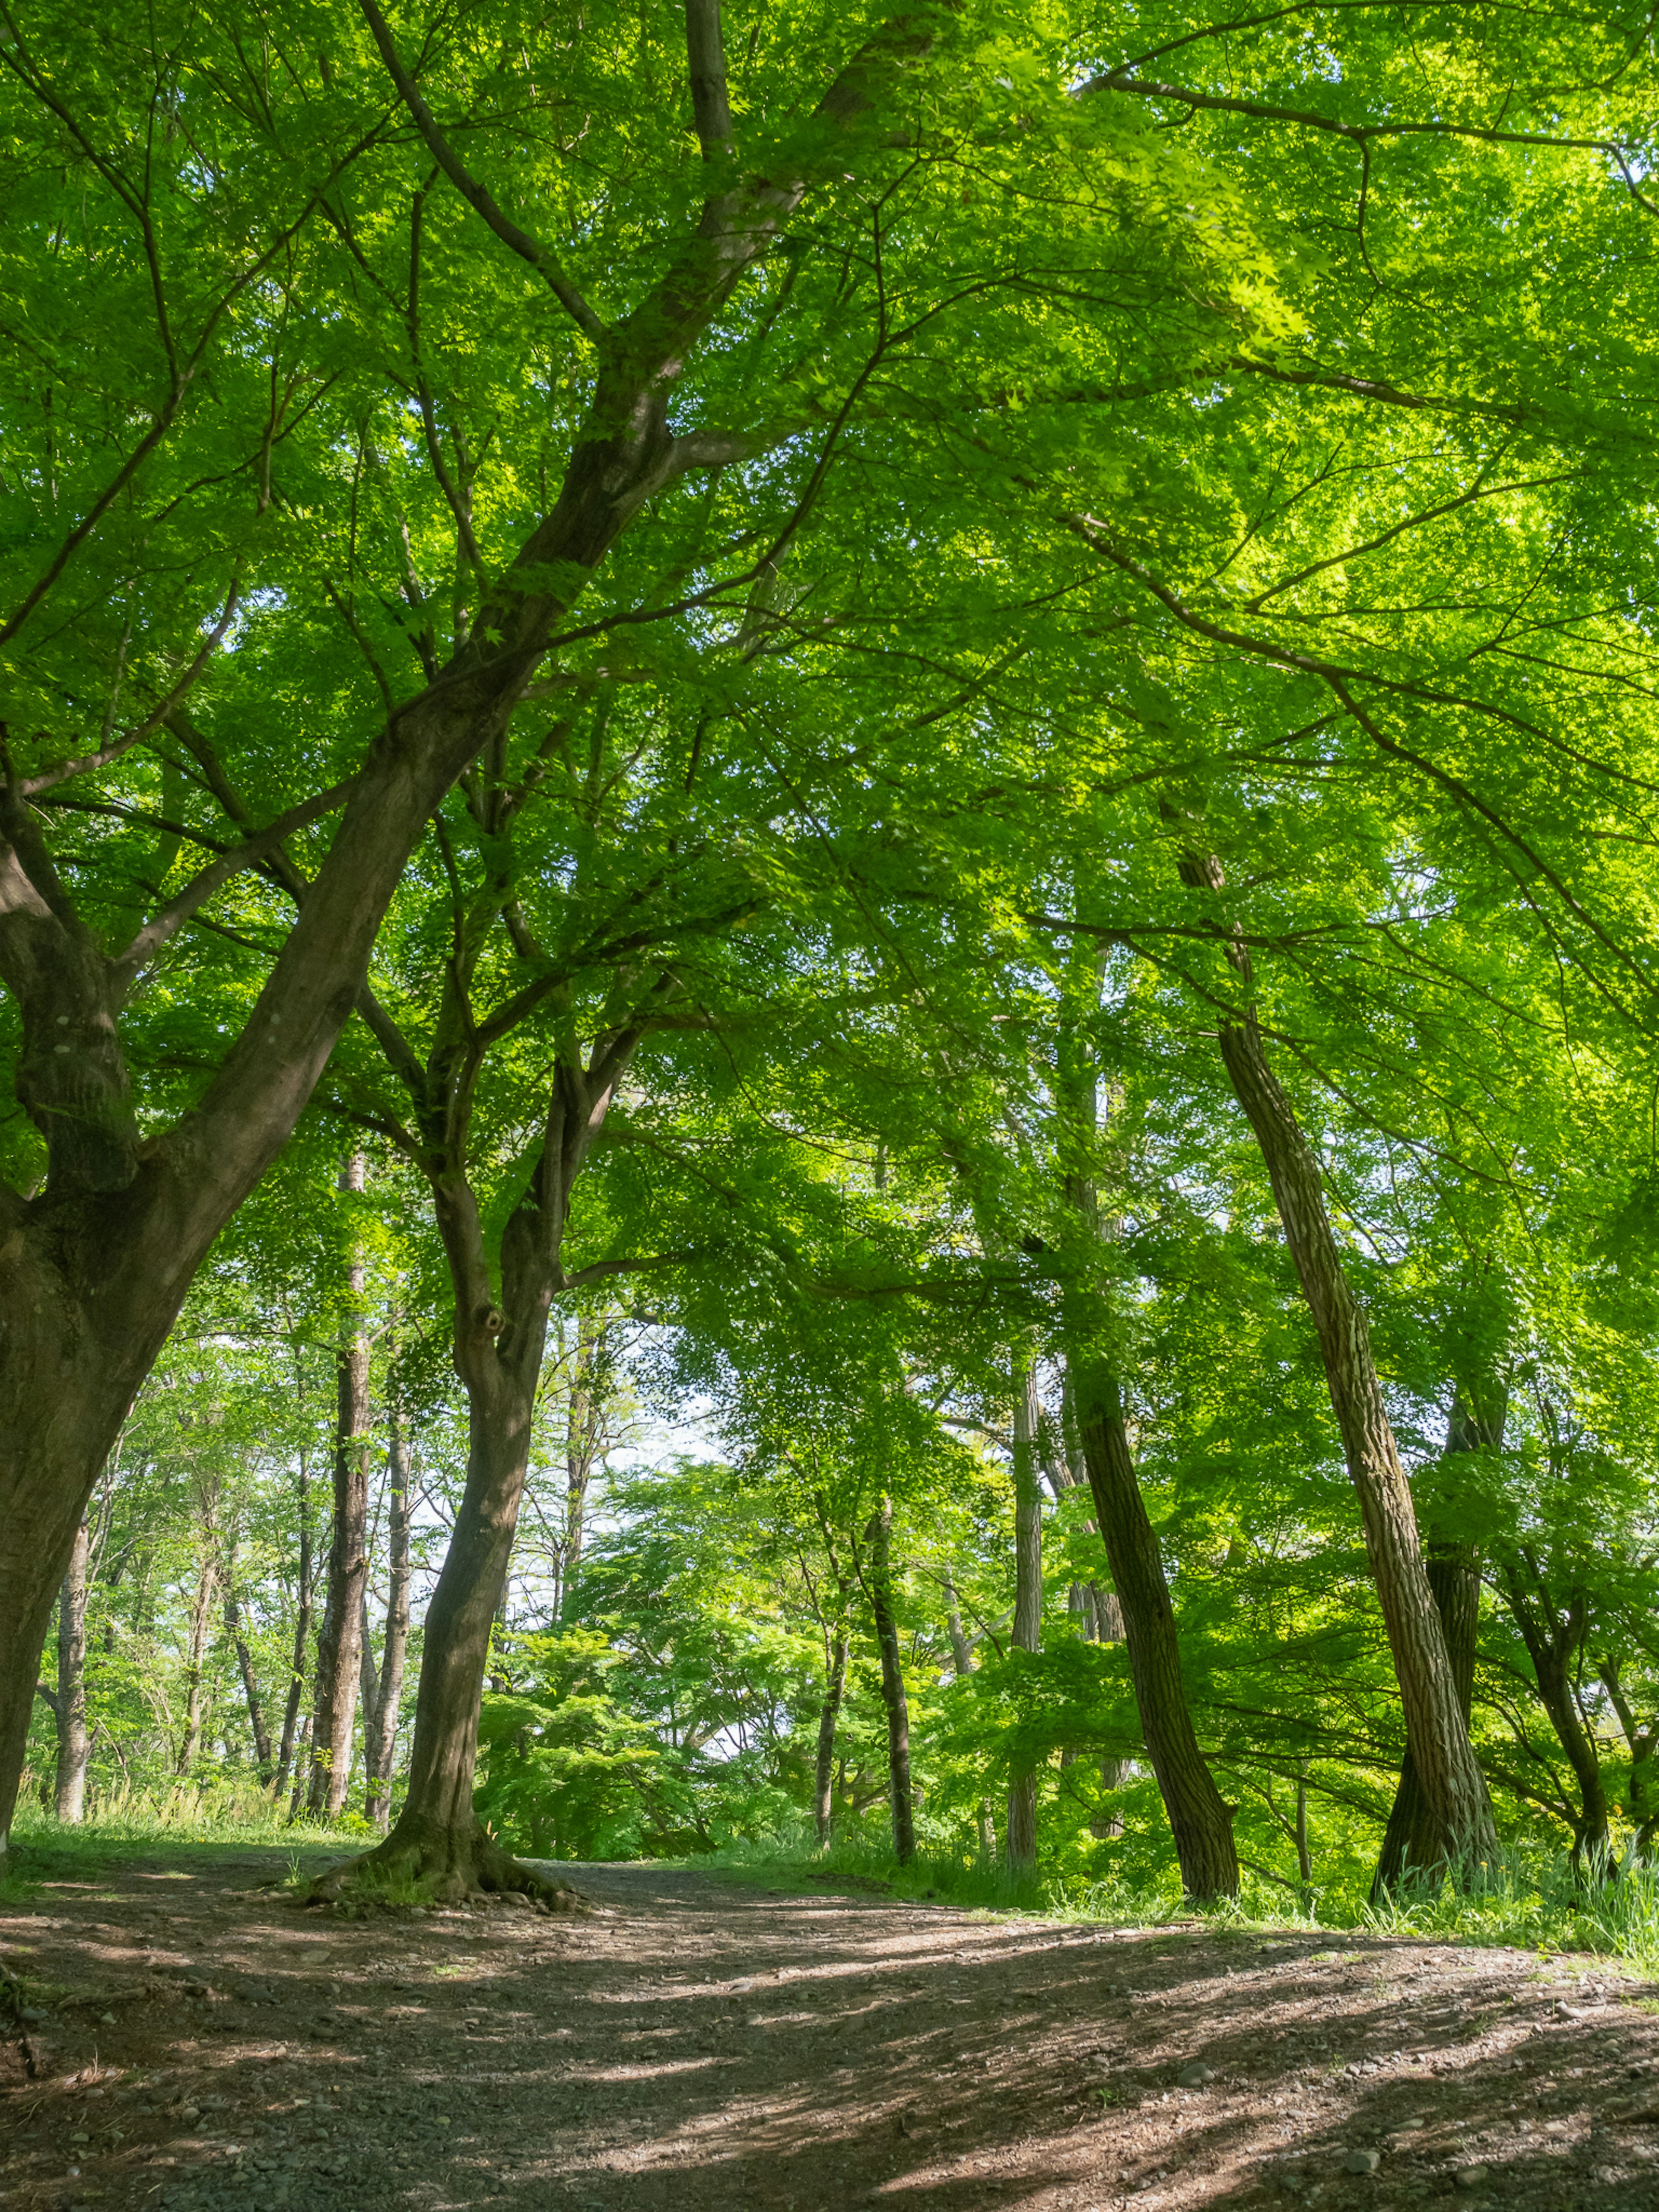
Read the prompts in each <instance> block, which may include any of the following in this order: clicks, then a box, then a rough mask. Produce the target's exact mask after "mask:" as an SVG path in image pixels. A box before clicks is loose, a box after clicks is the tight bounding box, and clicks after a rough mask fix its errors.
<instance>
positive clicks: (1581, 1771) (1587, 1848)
mask: <svg viewBox="0 0 1659 2212" xmlns="http://www.w3.org/2000/svg"><path fill="white" fill-rule="evenodd" d="M1500 1580H1501V1582H1502V1584H1503V1589H1504V1596H1505V1598H1506V1599H1507V1601H1508V1603H1509V1608H1510V1613H1511V1614H1512V1615H1513V1616H1514V1620H1515V1625H1516V1627H1517V1628H1518V1629H1519V1630H1520V1632H1521V1636H1522V1641H1523V1643H1524V1644H1526V1647H1527V1651H1528V1656H1529V1657H1530V1659H1531V1661H1532V1664H1533V1672H1534V1674H1535V1675H1536V1677H1537V1680H1538V1695H1539V1699H1540V1701H1541V1704H1542V1705H1543V1708H1544V1711H1545V1712H1546V1713H1547V1715H1548V1717H1549V1723H1550V1726H1551V1727H1552V1728H1553V1729H1554V1731H1555V1736H1556V1741H1558V1742H1559V1745H1560V1747H1561V1748H1562V1750H1563V1751H1564V1752H1565V1754H1566V1759H1567V1764H1568V1765H1569V1766H1570V1767H1571V1769H1572V1774H1573V1779H1574V1781H1575V1782H1576V1783H1577V1785H1578V1800H1579V1812H1578V1817H1577V1820H1575V1821H1574V1823H1573V1838H1572V1856H1573V1863H1574V1864H1575V1865H1577V1866H1578V1867H1580V1868H1584V1867H1588V1868H1589V1869H1590V1870H1591V1871H1593V1872H1600V1871H1604V1870H1605V1869H1606V1867H1607V1863H1608V1859H1609V1856H1610V1848H1609V1839H1608V1834H1607V1820H1608V1807H1607V1784H1605V1782H1604V1781H1603V1780H1602V1778H1601V1760H1600V1759H1598V1758H1597V1757H1596V1755H1595V1743H1594V1742H1593V1741H1592V1740H1591V1737H1590V1734H1589V1729H1587V1728H1586V1727H1585V1725H1584V1717H1583V1713H1582V1712H1581V1711H1579V1707H1578V1699H1577V1696H1576V1694H1575V1692H1574V1687H1573V1680H1572V1668H1573V1662H1574V1660H1575V1659H1576V1658H1577V1656H1578V1654H1579V1653H1580V1652H1581V1650H1583V1644H1584V1639H1585V1637H1586V1635H1587V1634H1588V1633H1589V1593H1588V1592H1587V1591H1585V1590H1583V1589H1575V1590H1574V1591H1573V1592H1572V1593H1571V1596H1570V1597H1569V1599H1568V1601H1567V1602H1566V1603H1565V1605H1559V1604H1557V1603H1556V1602H1554V1601H1553V1599H1552V1597H1551V1595H1550V1593H1549V1590H1548V1589H1547V1585H1546V1583H1545V1579H1544V1577H1543V1575H1542V1573H1541V1571H1540V1569H1539V1567H1538V1565H1537V1563H1536V1562H1535V1561H1534V1559H1532V1558H1531V1556H1530V1555H1529V1554H1528V1553H1527V1552H1525V1551H1524V1550H1522V1551H1521V1552H1520V1553H1518V1555H1516V1557H1514V1558H1511V1559H1509V1560H1506V1561H1505V1563H1504V1566H1503V1568H1502V1570H1501V1572H1500Z"/></svg>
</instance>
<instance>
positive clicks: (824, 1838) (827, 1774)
mask: <svg viewBox="0 0 1659 2212" xmlns="http://www.w3.org/2000/svg"><path fill="white" fill-rule="evenodd" d="M825 1642H826V1645H827V1654H826V1656H827V1658H828V1662H829V1663H828V1666H827V1668H826V1671H825V1675H824V1684H823V1708H822V1710H821V1711H820V1712H819V1714H818V1756H817V1771H816V1773H815V1774H814V1776H813V1782H812V1824H813V1826H814V1827H815V1828H816V1829H817V1838H818V1841H819V1842H820V1843H821V1844H827V1843H828V1842H829V1838H830V1832H831V1831H832V1829H833V1827H834V1826H835V1770H836V1723H837V1722H838V1721H839V1720H840V1718H841V1701H842V1696H843V1695H844V1693H845V1692H846V1688H847V1655H848V1649H849V1647H850V1644H851V1642H852V1639H851V1638H850V1637H849V1635H848V1628H847V1623H846V1621H845V1620H840V1621H838V1622H837V1623H836V1626H835V1629H834V1631H833V1633H831V1634H830V1635H829V1636H828V1637H826V1638H825Z"/></svg>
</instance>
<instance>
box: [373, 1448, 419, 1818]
mask: <svg viewBox="0 0 1659 2212" xmlns="http://www.w3.org/2000/svg"><path fill="white" fill-rule="evenodd" d="M387 1418H388V1422H389V1425H390V1430H391V1439H390V1448H389V1451H388V1457H387V1480H386V1490H387V1506H386V1644H385V1647H384V1656H383V1658H382V1661H381V1665H380V1691H379V1695H378V1697H377V1698H376V1699H375V1705H374V1718H373V1721H372V1723H370V1724H369V1726H368V1729H366V1731H365V1736H364V1745H365V1751H364V1764H365V1765H366V1767H367V1770H368V1773H367V1778H366V1784H365V1789H364V1802H363V1812H364V1814H365V1817H366V1818H367V1819H368V1820H372V1821H373V1822H374V1826H376V1827H377V1828H381V1829H384V1828H385V1827H386V1826H387V1824H388V1822H389V1820H390V1819H391V1814H392V1765H393V1761H394V1759H395V1755H396V1751H397V1743H398V1714H399V1712H400V1711H401V1709H402V1706H403V1701H404V1659H405V1656H406V1655H407V1653H408V1650H409V1565H410V1547H409V1522H410V1514H409V1457H408V1452H407V1449H406V1446H405V1444H404V1432H403V1423H402V1420H401V1419H400V1418H399V1414H398V1408H397V1407H396V1406H393V1407H392V1408H391V1409H390V1412H389V1414H388V1417H387Z"/></svg>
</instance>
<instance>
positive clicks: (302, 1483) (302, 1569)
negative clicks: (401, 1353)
mask: <svg viewBox="0 0 1659 2212" xmlns="http://www.w3.org/2000/svg"><path fill="white" fill-rule="evenodd" d="M298 1504H299V1517H300V1560H299V1571H298V1576H297V1582H298V1588H297V1590H296V1592H295V1614H294V1661H293V1664H292V1665H291V1667H290V1668H289V1677H288V1696H287V1699H285V1700H284V1702H283V1742H282V1748H281V1750H280V1751H279V1752H278V1753H277V1755H276V1782H275V1783H274V1784H273V1785H272V1794H273V1795H274V1796H276V1797H277V1798H279V1799H280V1797H281V1796H282V1794H283V1791H284V1790H286V1789H287V1787H288V1778H289V1775H290V1774H291V1773H292V1772H293V1771H294V1750H295V1732H296V1730H297V1729H298V1728H299V1725H300V1700H301V1698H302V1697H303V1696H304V1695H305V1686H306V1658H307V1645H308V1644H309V1643H310V1641H311V1478H310V1476H309V1474H307V1469H306V1463H305V1461H304V1459H303V1457H302V1458H301V1462H300V1472H299V1498H298ZM293 1809H294V1810H295V1812H296V1813H297V1812H298V1810H299V1797H298V1794H297V1793H296V1795H295V1802H294V1808H293Z"/></svg>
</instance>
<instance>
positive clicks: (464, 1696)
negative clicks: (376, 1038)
mask: <svg viewBox="0 0 1659 2212" xmlns="http://www.w3.org/2000/svg"><path fill="white" fill-rule="evenodd" d="M641 1034H642V1030H641V1028H640V1027H629V1028H626V1029H622V1030H613V1031H611V1032H609V1033H608V1034H606V1035H605V1036H603V1037H601V1038H600V1039H599V1040H598V1041H597V1042H596V1043H595V1044H594V1046H593V1048H592V1054H591V1056H590V1059H589V1061H588V1064H587V1065H586V1066H583V1064H582V1063H581V1061H580V1060H579V1059H576V1058H574V1057H571V1058H561V1059H560V1060H559V1061H558V1063H557V1065H556V1069H555V1073H554V1079H553V1085H552V1091H551V1096H550V1099H549V1102H548V1106H547V1111H546V1116H545V1120H544V1126H543V1130H542V1137H541V1143H540V1146H539V1148H538V1154H537V1157H536V1160H535V1162H534V1164H533V1167H532V1172H531V1175H530V1178H529V1182H528V1186H527V1188H526V1191H525V1194H524V1196H523V1197H522V1198H521V1199H520V1201H519V1204H518V1205H517V1206H516V1207H515V1208H514V1209H513V1212H512V1214H511V1215H510V1216H509V1218H508V1219H507V1224H506V1225H505V1227H504V1229H503V1231H502V1233H501V1245H500V1254H499V1271H500V1283H501V1303H500V1304H499V1306H498V1305H497V1304H496V1303H495V1297H494V1295H493V1283H492V1271H491V1268H490V1265H489V1249H488V1247H487V1244H486V1241H485V1236H484V1231H483V1222H482V1219H481V1218H480V1213H479V1209H478V1205H477V1199H476V1196H475V1195H474V1193H473V1191H472V1188H471V1185H470V1183H469V1182H468V1180H467V1173H466V1163H465V1119H464V1117H459V1116H456V1115H454V1114H453V1111H452V1110H451V1109H450V1106H449V1101H448V1095H447V1093H448V1085H449V1082H450V1080H451V1079H452V1078H453V1073H454V1071H453V1067H448V1066H446V1067H445V1068H444V1069H443V1070H442V1072H441V1074H442V1085H443V1091H442V1096H443V1107H442V1110H441V1114H440V1115H435V1116H434V1121H435V1126H436V1127H439V1128H443V1129H446V1130H447V1137H446V1139H445V1141H444V1143H443V1144H442V1145H441V1146H440V1145H437V1144H435V1146H434V1147H433V1150H432V1152H430V1153H429V1154H428V1160H429V1162H430V1165H431V1188H432V1198H433V1204H434V1208H435V1212H436V1215H437V1220H438V1228H439V1233H440V1235H441V1237H442V1240H443V1244H444V1249H445V1253H446V1255H447V1259H448V1261H449V1267H450V1276H451V1282H452V1285H453V1291H454V1298H455V1313H454V1358H455V1369H456V1372H457V1373H458V1375H459V1376H460V1378H461V1383H462V1385H463V1388H464V1389H465V1392H466V1400H467V1471H466V1486H465V1491H464V1492H463V1493H462V1497H461V1503H460V1506H459V1510H458V1511H457V1513H456V1516H455V1523H454V1528H453V1531H452V1533H451V1535H450V1540H449V1547H448V1549H447V1552H446V1553H445V1555H444V1563H443V1566H442V1568H441V1571H440V1573H439V1576H438V1581H437V1585H436V1587H435V1589H434V1591H433V1594H432V1601H431V1603H430V1605H429V1606H428V1608H427V1616H426V1629H425V1636H424V1640H423V1644H422V1660H421V1674H420V1681H419V1684H418V1686H417V1688H416V1698H415V1733H414V1741H413V1742H412V1744H411V1746H410V1763H409V1783H408V1788H407V1790H406V1793H405V1795H404V1803H403V1809H402V1811H401V1812H400V1813H399V1814H398V1818H397V1820H396V1821H395V1822H394V1823H393V1824H392V1831H391V1832H390V1834H389V1835H388V1836H387V1837H386V1841H385V1842H384V1843H382V1844H378V1845H377V1846H376V1847H375V1849H374V1850H372V1851H370V1852H369V1853H368V1854H367V1856H366V1857H364V1858H362V1859H360V1860H357V1861H354V1862H352V1863H349V1864H348V1865H346V1866H344V1867H341V1868H337V1869H333V1870H332V1871H331V1873H330V1874H329V1875H325V1876H324V1877H323V1878H322V1880H321V1881H319V1883H318V1884H317V1885H316V1886H315V1887H314V1891H313V1894H314V1895H316V1896H317V1897H319V1899H320V1898H325V1897H327V1896H329V1895H331V1894H335V1893H338V1892H339V1891H340V1890H342V1889H343V1888H345V1887H348V1886H349V1884H350V1883H351V1882H352V1881H356V1880H357V1879H358V1878H359V1877H360V1876H370V1877H372V1876H373V1875H378V1874H385V1873H388V1872H389V1873H391V1874H392V1875H395V1876H396V1877H398V1879H402V1880H412V1881H418V1882H421V1883H423V1884H426V1885H428V1886H429V1887H431V1889H432V1891H433V1893H434V1894H435V1895H436V1896H439V1897H442V1898H454V1897H458V1896H465V1895H467V1894H469V1893H472V1892H474V1891H477V1890H490V1889H513V1890H522V1891H526V1892H528V1893H534V1894H538V1895H540V1896H542V1897H543V1898H544V1899H545V1900H546V1901H547V1902H549V1903H550V1904H553V1905H568V1903H570V1902H571V1901H572V1893H570V1892H569V1891H568V1889H566V1888H565V1887H564V1886H563V1885H562V1884H560V1883H556V1882H549V1881H544V1879H543V1878H542V1877H541V1876H540V1875H537V1874H535V1873H534V1872H532V1870H531V1869H529V1868H527V1867H526V1866H524V1865H523V1864H521V1863H520V1862H519V1861H518V1860H516V1859H514V1858H513V1857H511V1856H510V1855H509V1854H508V1853H507V1851H505V1850H502V1849H501V1847H500V1846H499V1845H498V1844H495V1843H494V1842H493V1841H492V1840H491V1839H490V1838H489V1837H488V1836H487V1835H486V1834H485V1832H484V1831H483V1826H482V1825H481V1823H480V1822H479V1820H477V1816H476V1815H475V1814H474V1813H473V1810H472V1778H473V1771H474V1768H475V1766H476V1765H477V1748H478V1714H479V1708H480V1703H481V1700H482V1698H483V1683H484V1671H485V1668H486V1666H487V1664H488V1662H489V1636H490V1629H491V1626H492V1625H493V1623H494V1621H495V1613H496V1609H497V1607H499V1605H500V1603H501V1594H502V1592H503V1590H504V1589H506V1587H507V1568H508V1565H509V1563H510V1561H511V1559H512V1554H513V1538H514V1536H515V1534H516V1533H517V1529H518V1521H519V1508H520V1503H521V1502H522V1499H523V1497H524V1486H525V1480H526V1474H527V1473H528V1470H529V1464H530V1447H531V1439H532V1424H533V1421H534V1417H535V1408H536V1393H537V1388H538V1383H539V1382H540V1379H541V1370H542V1361H543V1358H544V1354H545V1351H546V1346H547V1330H548V1317H549V1315H550V1311H551V1309H552V1304H553V1300H554V1297H556V1295H557V1293H558V1291H560V1290H561V1289H562V1287H563V1286H564V1280H565V1279H564V1274H563V1270H562V1267H561V1264H560V1254H561V1251H562V1246H563V1240H564V1231H565V1224H566V1220H567V1218H568V1214H569V1210H570V1199H571V1193H572V1190H573V1188H574V1182H575V1179H576V1176H578V1175H579V1174H580V1171H581V1169H582V1166H583V1164H584V1163H585V1162H586V1158H587V1156H588V1152H589V1151H590V1149H591V1147H592V1144H593V1141H594V1139H595V1138H596V1137H597V1135H598V1134H599V1129H600V1127H601V1126H602V1124H603V1122H604V1120H605V1114H606V1112H607V1111H608V1109H609V1107H610V1103H611V1098H612V1097H613V1096H614V1095H615V1091H616V1086H617V1083H618V1082H619V1081H620V1080H621V1079H622V1075H623V1071H624V1069H625V1068H626V1067H627V1065H628V1062H629V1059H630V1058H631V1057H632V1055H633V1052H634V1048H635V1046H636V1045H637V1043H638V1042H639V1039H640V1036H641ZM404 1073H405V1075H406V1078H407V1079H408V1080H409V1082H410V1085H411V1088H412V1090H413V1091H415V1092H416V1095H417V1096H420V1095H421V1094H422V1093H423V1092H424V1091H425V1090H426V1087H427V1085H428V1081H429V1080H431V1078H430V1076H429V1074H428V1073H427V1072H423V1071H422V1070H421V1069H419V1068H418V1067H416V1066H414V1065H412V1064H410V1062H407V1061H406V1062H405V1063H404ZM422 1103H424V1104H425V1105H426V1106H427V1108H428V1113H429V1114H430V1113H432V1102H431V1101H430V1100H428V1099H426V1098H424V1097H423V1098H422Z"/></svg>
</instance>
